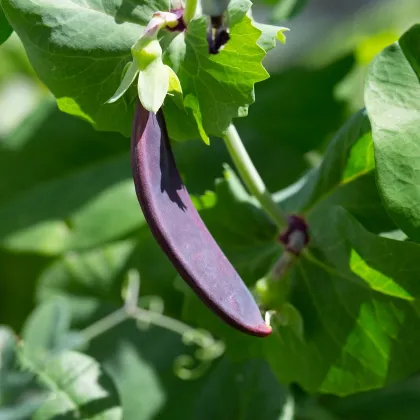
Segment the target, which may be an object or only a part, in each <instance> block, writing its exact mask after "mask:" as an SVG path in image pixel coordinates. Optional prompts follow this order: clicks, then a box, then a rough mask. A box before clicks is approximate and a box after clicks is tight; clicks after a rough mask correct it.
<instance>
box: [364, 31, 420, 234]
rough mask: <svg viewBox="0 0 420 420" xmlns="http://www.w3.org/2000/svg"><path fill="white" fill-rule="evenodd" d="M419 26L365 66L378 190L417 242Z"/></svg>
mask: <svg viewBox="0 0 420 420" xmlns="http://www.w3.org/2000/svg"><path fill="white" fill-rule="evenodd" d="M419 45H420V25H416V26H414V27H412V28H411V29H410V30H409V31H408V32H407V33H406V34H405V35H403V36H402V38H401V39H400V41H399V43H395V44H393V45H391V46H390V47H388V48H386V49H385V50H384V51H383V52H382V53H380V54H379V55H378V56H377V57H376V58H375V59H374V61H373V63H372V65H371V66H370V69H369V72H368V76H367V80H366V88H365V101H366V106H367V110H368V113H369V118H370V119H371V123H372V130H373V142H374V147H375V160H376V168H377V169H376V171H377V177H378V186H379V190H380V192H381V196H382V198H383V201H384V205H385V206H386V208H387V210H388V211H389V213H390V215H391V217H392V218H393V220H394V221H395V223H396V224H397V225H398V226H399V227H400V228H401V229H402V230H403V231H404V232H405V233H406V234H407V235H408V236H409V237H410V238H413V239H415V240H419V239H420V210H419V209H420V187H419V185H420V174H419V170H418V168H419V166H418V159H417V155H418V150H419V144H420V133H419V126H420V54H419Z"/></svg>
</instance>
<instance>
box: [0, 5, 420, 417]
mask: <svg viewBox="0 0 420 420" xmlns="http://www.w3.org/2000/svg"><path fill="white" fill-rule="evenodd" d="M1 1H2V3H1V4H2V7H3V8H4V11H5V14H6V15H7V18H8V19H9V21H10V22H11V24H12V25H13V28H14V29H15V30H16V33H17V35H18V36H19V38H20V39H21V41H22V43H23V45H24V47H25V50H26V52H27V54H28V57H29V60H30V62H31V65H32V66H33V68H34V70H35V72H36V74H37V76H38V77H39V78H40V79H41V81H42V82H44V83H45V85H46V86H47V88H48V89H49V90H50V91H51V92H52V93H53V94H54V96H55V97H56V99H57V102H58V107H59V109H61V111H64V112H61V111H59V109H58V108H57V106H56V104H55V101H54V100H53V99H51V98H50V97H49V96H47V97H45V98H44V99H43V100H42V101H41V102H39V103H38V104H37V106H36V107H35V110H34V111H33V112H31V113H30V114H29V115H28V116H27V117H26V118H25V119H24V120H23V121H22V122H21V124H19V125H18V127H17V128H16V129H14V130H12V131H11V132H10V133H8V134H6V135H4V136H2V137H1V138H0V321H1V323H2V324H5V326H3V325H2V326H1V327H0V419H27V418H34V419H35V420H38V419H57V418H73V417H77V416H79V417H80V418H92V419H93V418H94V419H121V418H123V419H127V420H131V419H132V420H138V419H140V420H148V419H156V418H159V419H171V420H173V419H183V420H184V419H185V420H189V419H198V418H200V419H201V418H203V419H214V418H221V419H226V420H228V419H232V418H241V419H242V418H243V419H255V418H263V419H268V420H277V419H282V420H287V419H296V420H301V419H333V418H334V419H338V418H340V419H349V420H350V419H355V418H357V419H362V420H363V419H370V418H375V419H376V418H378V419H379V420H394V419H401V418H403V419H411V418H413V419H415V418H417V417H418V409H419V407H418V402H417V400H418V390H417V388H418V374H417V372H419V371H420V362H419V358H418V348H419V345H420V342H419V335H418V334H417V331H418V329H419V316H420V307H419V305H418V300H419V297H420V285H419V283H418V280H417V279H418V276H420V271H419V270H420V269H419V265H418V261H419V258H420V245H419V244H418V242H419V233H418V232H419V226H420V214H419V211H418V208H419V207H420V206H419V191H418V185H420V180H419V179H418V170H417V168H418V164H417V162H416V159H417V155H418V153H417V150H418V143H419V141H420V138H419V126H420V102H419V97H420V90H419V89H420V84H419V83H420V50H419V46H420V26H419V25H415V26H413V27H411V29H409V30H408V31H407V32H406V33H405V34H404V35H403V36H402V37H401V38H400V40H399V41H398V42H396V43H394V44H392V45H390V46H389V47H387V48H385V49H384V50H383V51H382V52H380V53H379V54H378V55H377V56H376V58H375V59H374V60H373V62H372V63H371V65H370V66H369V69H368V73H367V79H366V84H365V87H364V92H365V105H366V108H363V109H361V110H359V111H358V112H356V113H354V114H353V115H351V116H349V115H348V114H349V112H348V109H349V102H347V101H344V100H339V99H337V87H338V85H339V84H341V83H342V82H343V81H344V82H348V75H349V74H350V73H351V72H352V71H354V70H356V71H357V70H360V68H359V67H357V64H355V52H354V51H353V50H352V51H350V52H349V54H347V55H345V56H342V57H334V59H333V60H331V61H330V63H329V64H328V65H324V66H323V67H311V66H304V65H300V66H294V67H290V68H282V69H279V70H273V71H272V74H271V77H270V78H269V79H268V73H267V71H266V70H265V68H264V66H263V64H262V62H263V59H264V58H265V56H266V53H267V52H268V51H269V50H271V49H272V48H273V47H274V46H275V45H276V43H277V41H280V42H284V31H285V28H278V27H275V26H271V25H268V24H260V23H256V22H254V21H253V19H252V17H251V15H250V13H249V11H250V7H251V3H250V2H248V1H247V0H234V1H232V2H231V3H230V5H229V11H228V17H229V19H228V22H229V27H230V35H231V39H230V41H229V42H228V43H227V44H226V46H225V47H224V48H223V49H222V50H221V52H220V53H219V54H218V55H209V54H208V46H207V43H206V39H205V32H206V25H207V21H206V19H205V18H204V17H202V16H197V17H196V18H195V19H193V20H192V21H191V22H190V25H189V27H188V29H187V30H186V31H185V32H183V33H169V32H168V31H167V32H161V33H160V34H159V37H158V38H159V42H160V46H161V47H162V50H163V55H162V58H163V62H162V63H160V64H161V66H160V67H161V70H162V69H163V68H164V69H165V72H167V71H168V70H167V67H162V66H163V63H164V64H165V65H167V66H170V67H171V68H172V70H173V71H174V72H175V74H176V75H177V77H178V78H179V81H180V85H178V84H177V82H176V79H175V78H174V76H173V73H170V70H169V73H168V74H169V75H172V79H168V80H169V94H168V95H167V96H166V98H165V101H164V105H163V111H164V115H165V118H166V121H167V123H168V127H169V133H170V136H171V139H172V140H183V141H182V142H173V148H174V154H175V157H176V161H177V164H178V167H179V170H180V172H181V174H182V177H183V179H184V181H185V183H186V185H187V186H188V189H189V192H190V194H191V197H192V199H193V202H194V204H195V206H196V208H197V209H198V211H199V214H200V216H201V217H202V218H203V220H204V222H205V224H206V225H207V227H208V228H209V230H210V232H211V233H212V235H213V236H214V238H215V239H216V241H217V243H218V244H219V245H220V247H221V249H222V250H223V252H224V253H225V255H226V257H227V258H228V259H229V260H230V261H231V262H232V264H233V265H234V267H235V269H236V270H237V271H238V273H239V275H240V276H241V278H242V279H243V280H244V281H245V283H246V284H247V285H248V287H249V288H250V289H251V291H252V293H253V294H254V296H255V298H256V300H257V301H258V302H259V303H260V304H261V307H262V310H263V311H265V310H274V311H275V312H274V313H273V314H272V316H271V325H272V327H273V333H272V335H271V336H269V337H266V338H264V339H261V338H255V337H251V336H247V335H245V334H243V333H241V332H238V331H236V330H234V329H233V328H232V327H230V326H229V325H226V324H225V323H223V322H222V321H221V320H220V319H219V318H218V316H216V315H215V314H214V313H213V312H211V311H210V310H209V309H208V308H207V307H206V306H204V305H203V303H202V302H201V300H200V299H199V298H198V297H197V296H196V295H195V294H194V293H193V292H192V290H191V289H190V288H189V287H187V285H186V284H185V283H184V282H183V281H182V280H181V279H180V277H179V275H178V274H177V273H176V270H175V269H174V267H173V266H172V264H171V263H170V262H169V261H168V259H167V257H166V256H165V254H164V253H163V252H162V250H161V249H160V247H159V246H158V245H157V243H156V241H155V240H154V238H153V236H152V233H151V232H150V229H149V227H148V226H147V224H146V223H145V220H144V218H143V216H142V213H141V210H140V206H139V203H138V201H137V197H136V195H135V190H134V187H133V181H132V173H131V169H130V156H129V147H130V145H129V141H128V140H127V138H126V137H127V136H129V135H130V131H131V124H132V116H133V112H134V105H135V101H136V96H137V89H136V87H137V86H135V84H133V85H132V86H130V88H129V89H127V91H126V92H125V93H124V95H120V93H121V94H122V93H123V90H122V91H121V92H118V95H117V96H120V97H119V98H118V100H116V101H115V102H113V103H112V104H110V103H108V104H107V103H106V101H107V100H108V99H109V98H110V97H111V95H112V94H113V93H114V92H115V91H116V90H117V88H118V86H119V85H120V83H121V80H122V77H124V70H127V68H126V65H127V63H128V62H129V61H130V60H131V58H132V57H131V47H132V45H133V44H134V43H135V42H136V40H138V38H139V37H140V36H141V34H142V33H143V30H144V28H145V26H146V25H147V23H148V21H149V20H150V18H151V16H152V14H153V13H154V12H155V11H157V10H162V11H167V10H168V5H167V4H166V2H161V1H152V0H150V1H143V0H142V1H138V2H131V1H125V0H122V1H116V0H112V1H107V2H103V1H99V0H83V1H81V0H65V1H62V2H56V1H53V0H31V1H29V0H1ZM270 3H271V4H273V2H270ZM305 3H306V2H305V1H281V2H278V3H277V5H276V6H275V8H274V9H270V10H271V11H273V10H274V12H273V13H271V16H272V17H273V18H274V19H279V18H281V19H285V18H290V17H293V16H295V14H297V12H298V11H299V10H300V9H301V8H302V7H303V6H304V5H305ZM2 19H3V20H4V19H5V17H4V14H3V13H0V28H1V30H0V44H1V43H2V42H3V41H4V40H5V39H7V37H8V36H9V35H10V32H11V28H10V27H9V25H8V24H6V22H7V21H6V20H4V22H5V24H3V20H2ZM288 36H289V35H288ZM310 41H311V42H314V43H316V41H315V40H310ZM159 48H160V47H159ZM274 54H275V53H274ZM274 54H273V55H272V56H271V57H274V59H277V58H276V56H275V55H274ZM359 54H360V51H359ZM279 55H280V56H281V49H280V52H279ZM3 56H4V57H9V58H8V60H12V59H10V57H12V56H9V55H1V57H3ZM356 56H357V54H356ZM271 57H270V58H271ZM277 64H278V63H277ZM2 65H3V64H2ZM14 65H15V64H13V63H7V62H6V63H5V67H4V68H5V69H6V70H5V71H4V72H3V71H2V73H1V78H0V83H3V80H6V83H7V77H8V73H7V72H8V71H9V70H7V69H13V68H15V67H14ZM267 67H268V66H267ZM16 68H17V67H16ZM19 68H20V67H19ZM273 68H275V66H273ZM149 70H150V69H149ZM162 71H163V70H162ZM22 73H25V74H27V72H26V70H25V71H22ZM126 74H127V73H126ZM133 74H134V73H133V72H132V73H128V76H127V78H128V79H127V80H128V81H130V80H132V79H135V76H133ZM156 74H157V73H156ZM156 74H155V73H153V72H150V73H148V74H146V79H147V80H146V79H144V80H146V81H145V82H144V83H143V85H145V86H146V87H147V89H143V91H142V93H141V95H145V97H143V99H144V100H145V101H148V100H149V101H152V100H154V99H156V97H154V96H153V95H155V94H156V92H160V94H162V92H163V91H166V90H167V89H166V85H165V86H163V85H162V86H159V89H160V90H159V89H155V88H154V87H153V85H154V84H155V83H158V82H159V78H157V77H156ZM165 75H166V73H165ZM258 82H263V83H258ZM136 83H137V81H136ZM254 85H255V93H254ZM2 86H3V85H2ZM124 86H128V84H127V83H124ZM0 92H1V90H0ZM346 95H347V94H346ZM162 97H163V94H162V95H160V97H159V98H157V100H156V102H153V104H154V105H156V103H158V104H160V103H161V99H162ZM342 98H343V96H342ZM346 98H347V96H346ZM0 99H1V98H0ZM255 99H257V100H256V102H255V104H253V102H254V100H255ZM347 99H349V101H350V102H352V98H347ZM352 103H353V102H352ZM251 104H252V106H250V105H251ZM248 107H249V110H248ZM248 113H249V115H248ZM69 114H71V115H69ZM74 116H77V117H79V118H74ZM245 116H246V118H238V119H237V127H238V131H239V133H240V134H241V136H242V137H243V140H244V144H245V146H246V148H247V150H248V152H249V153H250V155H251V157H252V159H253V161H254V163H255V166H256V167H257V169H258V171H259V173H260V175H261V176H262V178H263V180H264V182H265V183H266V185H267V187H268V189H269V190H271V191H274V192H275V193H274V194H273V199H274V200H275V201H276V203H277V204H278V206H279V207H280V208H281V209H282V210H284V211H285V212H286V213H287V214H289V213H298V214H300V215H301V216H303V217H304V218H305V219H306V221H307V223H308V225H309V232H310V243H309V245H308V247H307V248H306V249H305V250H304V251H303V252H302V254H301V255H300V256H299V258H296V260H295V261H294V264H293V265H292V266H291V267H290V268H289V270H288V271H287V273H286V274H285V275H284V276H283V277H282V278H280V279H279V280H277V283H273V282H270V281H266V282H265V283H264V284H263V283H262V282H259V283H258V285H259V286H260V287H258V286H257V282H258V280H261V279H268V278H271V277H270V276H271V274H272V273H271V269H272V267H273V266H274V264H275V263H276V262H277V261H278V260H279V258H281V257H284V255H285V254H283V252H284V250H283V247H282V246H281V244H279V241H278V235H279V233H280V232H279V231H278V229H277V227H276V226H275V225H274V224H273V222H272V221H271V220H270V219H269V217H268V216H267V215H266V213H265V212H264V209H263V208H262V207H261V205H260V204H259V203H258V201H257V200H256V199H255V198H254V197H252V196H251V195H250V194H249V191H248V190H247V188H246V187H245V186H244V185H243V184H242V183H241V180H240V179H239V178H238V176H237V174H236V172H235V169H234V167H233V165H232V160H231V158H230V157H229V156H228V154H227V151H226V149H225V147H224V145H223V143H222V142H221V140H220V139H219V138H217V137H221V135H222V134H223V133H224V131H225V130H226V128H227V127H228V126H229V124H230V123H231V121H232V119H233V118H237V117H245ZM80 117H81V118H80ZM345 119H347V121H346V122H344V120H345ZM83 120H85V121H83ZM0 122H1V121H0ZM343 122H344V124H343ZM92 125H93V127H92ZM95 129H98V130H100V131H96V130H95ZM119 133H121V134H119ZM199 137H201V138H202V139H203V140H205V141H206V142H209V145H204V144H203V142H198V141H195V140H194V139H197V138H199ZM210 139H211V141H210ZM308 153H310V155H308ZM314 155H315V156H318V157H319V159H318V160H319V164H317V165H313V164H312V163H311V161H310V160H311V159H310V157H313V156H314ZM292 183H294V184H293V185H291V184H292ZM133 273H135V275H136V276H137V275H138V276H139V279H140V295H139V296H137V294H136V293H134V295H130V290H131V289H130V288H129V287H128V286H127V278H129V277H130V275H133ZM262 284H263V285H264V290H262V287H261V285H262ZM261 293H264V296H263V299H262V298H261ZM127 296H128V297H127ZM130 296H131V297H130ZM130 299H131V301H130ZM127 302H131V306H130V305H128V303H127ZM137 304H138V306H136V305H137ZM122 307H123V308H122ZM130 310H131V311H132V312H130ZM135 310H139V311H140V312H138V313H140V314H141V316H137V317H136V316H133V313H134V312H133V311H135ZM138 313H137V314H138ZM162 313H163V315H162ZM115 314H117V315H115ZM115 316H117V318H115ZM159 316H162V318H159ZM118 317H120V318H118ZM162 319H164V321H162ZM115 320H117V321H115ZM6 325H7V326H6ZM191 328H193V329H194V328H197V329H199V330H191ZM202 329H204V330H205V333H201V335H200V334H199V332H200V331H201V330H202ZM186 331H188V332H189V333H192V332H194V337H195V341H194V340H192V339H191V335H188V334H187V333H186ZM209 334H210V335H211V336H209ZM197 337H198V338H197ZM212 337H214V338H215V339H216V340H222V344H221V346H220V348H219V350H220V351H219V353H218V358H217V359H216V360H213V359H212V360H211V361H210V362H209V358H207V359H206V357H205V356H206V352H209V351H210V350H209V347H210V346H209V345H208V343H209V340H210V342H211V341H212ZM222 349H224V352H223V350H222ZM221 353H223V354H221ZM210 359H211V358H210ZM350 394H356V395H350Z"/></svg>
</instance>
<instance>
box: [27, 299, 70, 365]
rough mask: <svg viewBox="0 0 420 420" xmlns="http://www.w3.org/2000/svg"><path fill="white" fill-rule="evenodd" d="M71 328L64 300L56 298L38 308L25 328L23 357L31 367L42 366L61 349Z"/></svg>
mask: <svg viewBox="0 0 420 420" xmlns="http://www.w3.org/2000/svg"><path fill="white" fill-rule="evenodd" d="M69 328H70V313H69V310H68V307H67V306H66V303H65V301H64V300H62V299H60V298H56V299H54V300H51V301H49V302H46V303H44V304H43V305H41V306H39V307H37V308H36V309H35V311H34V312H33V313H32V315H31V316H30V317H29V318H28V320H27V321H26V323H25V326H24V327H23V331H22V340H23V357H24V360H29V361H30V365H31V366H35V367H36V366H42V365H44V364H45V363H46V362H47V361H48V363H49V358H50V357H51V356H52V354H53V353H54V352H57V351H58V350H60V348H61V343H62V340H63V339H64V336H65V335H66V334H67V333H68V330H69Z"/></svg>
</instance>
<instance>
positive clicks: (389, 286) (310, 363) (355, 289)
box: [264, 207, 420, 395]
mask: <svg viewBox="0 0 420 420" xmlns="http://www.w3.org/2000/svg"><path fill="white" fill-rule="evenodd" d="M309 222H310V225H311V234H312V246H311V248H310V249H309V252H308V253H306V254H305V255H304V256H303V257H302V258H301V260H300V261H299V263H298V264H297V266H296V267H295V268H294V269H293V271H292V281H293V292H292V295H291V301H292V303H293V304H294V305H295V306H296V307H297V308H298V310H299V311H300V312H301V314H302V316H303V320H304V331H305V333H304V341H300V340H299V338H297V336H296V335H295V334H294V332H293V331H292V330H291V329H290V328H288V327H285V328H280V329H276V330H275V333H274V334H273V336H272V337H270V338H268V339H267V340H265V341H264V346H265V352H266V356H267V357H268V359H269V361H270V364H271V366H272V367H273V369H274V371H275V372H276V375H277V377H278V378H279V379H280V380H281V381H286V382H289V381H293V382H298V383H300V384H301V385H302V386H303V387H304V388H305V389H307V390H309V391H311V392H314V391H320V392H325V393H333V394H338V395H345V394H351V393H355V392H360V391H366V390H368V389H372V388H379V387H382V386H384V385H386V384H389V383H394V382H396V381H398V380H401V379H402V378H404V377H405V376H406V375H409V374H411V373H413V372H415V371H416V370H418V369H419V367H420V364H419V362H418V359H417V358H416V357H415V353H416V347H417V346H418V344H419V343H418V340H417V339H416V335H415V334H414V333H413V331H416V329H417V328H418V325H419V318H418V316H419V315H418V311H417V310H416V303H415V302H416V299H418V297H419V293H420V288H419V287H418V285H417V282H416V278H417V275H419V274H417V272H418V270H419V267H418V259H419V256H420V254H419V253H420V247H419V246H418V245H417V244H413V243H407V242H400V241H397V240H393V239H387V238H381V237H379V236H376V235H374V234H372V233H369V232H368V231H366V230H365V229H364V227H363V226H362V225H361V224H360V223H359V222H357V221H356V219H354V218H353V217H352V216H350V214H349V213H348V212H346V211H345V210H344V209H343V208H341V207H331V208H330V210H329V211H328V212H327V213H324V214H323V215H322V216H320V215H319V214H318V215H317V214H316V213H314V214H313V215H312V217H310V218H309ZM390 255H392V258H390Z"/></svg>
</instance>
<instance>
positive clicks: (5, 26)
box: [0, 4, 13, 45]
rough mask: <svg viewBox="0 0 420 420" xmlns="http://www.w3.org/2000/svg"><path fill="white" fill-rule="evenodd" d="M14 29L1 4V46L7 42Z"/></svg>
mask: <svg viewBox="0 0 420 420" xmlns="http://www.w3.org/2000/svg"><path fill="white" fill-rule="evenodd" d="M12 32H13V28H12V27H11V26H10V23H9V21H8V20H7V18H6V16H5V15H4V12H3V9H2V7H1V4H0V45H1V44H3V42H5V41H7V39H8V38H9V36H10V35H11V34H12Z"/></svg>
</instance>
